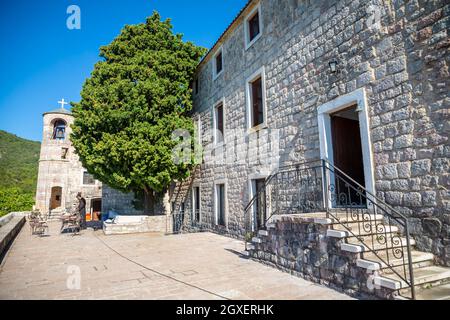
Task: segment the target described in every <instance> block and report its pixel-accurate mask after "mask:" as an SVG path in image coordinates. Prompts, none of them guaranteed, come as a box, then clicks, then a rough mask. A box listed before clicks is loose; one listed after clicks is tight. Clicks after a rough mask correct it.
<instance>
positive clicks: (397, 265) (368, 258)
mask: <svg viewBox="0 0 450 320" xmlns="http://www.w3.org/2000/svg"><path fill="white" fill-rule="evenodd" d="M378 255H379V257H378V256H376V255H375V254H374V253H372V252H367V253H364V259H358V261H357V265H358V266H359V267H361V268H365V269H368V270H382V271H383V274H391V273H393V271H392V270H391V269H390V267H388V265H387V262H388V259H387V256H386V253H385V252H378ZM380 258H381V259H380ZM411 260H412V263H413V267H414V268H415V269H416V268H417V269H418V268H423V267H429V266H432V265H433V263H434V261H433V260H434V255H433V254H432V253H428V252H421V251H416V250H413V251H412V252H411ZM405 262H407V260H406V259H405ZM403 263H404V262H403V259H395V258H394V259H392V257H390V259H389V264H390V265H391V267H392V268H394V269H395V270H396V271H397V272H400V273H403V272H404V268H403ZM406 269H407V270H408V266H406Z"/></svg>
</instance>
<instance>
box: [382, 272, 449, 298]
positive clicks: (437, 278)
mask: <svg viewBox="0 0 450 320" xmlns="http://www.w3.org/2000/svg"><path fill="white" fill-rule="evenodd" d="M374 281H375V285H380V286H381V287H385V288H389V289H392V290H400V289H405V288H406V290H401V291H400V293H401V294H402V295H407V294H408V291H409V290H410V289H409V288H408V285H407V283H406V282H405V281H404V280H402V279H401V278H400V277H399V276H397V275H396V274H390V275H383V276H377V277H375V278H374ZM449 281H450V268H444V267H439V266H430V267H425V268H419V269H415V270H414V285H415V286H416V287H421V288H425V287H433V286H434V285H436V286H438V285H441V284H444V283H447V282H449Z"/></svg>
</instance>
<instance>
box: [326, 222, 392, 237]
mask: <svg viewBox="0 0 450 320" xmlns="http://www.w3.org/2000/svg"><path fill="white" fill-rule="evenodd" d="M339 227H340V228H334V229H329V230H328V231H327V236H329V237H334V238H340V239H343V238H352V237H353V238H355V237H362V238H367V239H369V240H371V239H372V237H373V238H374V240H376V239H375V238H376V237H381V236H388V237H389V236H397V235H398V228H397V227H393V226H387V227H386V232H383V233H376V232H370V231H371V230H370V229H369V228H367V230H364V229H362V228H360V229H355V230H347V229H346V228H345V227H343V226H341V225H340V226H339Z"/></svg>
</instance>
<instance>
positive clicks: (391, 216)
mask: <svg viewBox="0 0 450 320" xmlns="http://www.w3.org/2000/svg"><path fill="white" fill-rule="evenodd" d="M318 161H321V163H320V164H319V165H314V166H311V164H313V163H314V162H318ZM292 168H294V170H292ZM318 168H320V169H321V173H322V177H321V183H322V189H323V190H322V193H323V195H322V196H323V200H324V203H323V205H324V208H323V209H325V210H326V213H327V216H329V215H331V216H333V218H335V220H336V221H337V222H338V223H339V224H341V225H343V226H344V227H345V229H346V230H348V232H349V234H351V235H352V237H354V238H356V239H358V241H360V242H361V243H362V244H364V246H365V247H367V248H368V250H369V251H370V252H372V253H373V254H374V255H375V256H376V257H378V259H380V261H381V262H383V263H384V264H385V266H387V268H389V269H390V270H391V271H392V272H393V273H394V274H396V275H397V276H398V277H399V278H400V279H401V280H403V281H404V282H405V283H406V284H407V286H409V288H410V289H411V296H412V299H415V296H416V295H415V285H414V274H413V263H412V256H411V240H410V235H409V227H408V219H407V217H406V216H405V215H403V214H402V213H400V212H398V211H397V210H396V209H394V208H393V207H392V206H390V205H389V204H387V203H386V202H384V201H383V200H382V199H380V198H379V197H377V196H376V195H374V194H373V193H371V192H370V191H368V190H367V189H366V188H365V187H364V186H362V185H361V184H359V183H358V182H357V181H355V180H354V179H353V178H351V177H350V176H349V175H348V174H346V173H345V172H343V171H342V170H341V169H339V168H337V167H336V166H335V165H333V164H332V163H330V161H328V160H327V159H322V160H314V161H309V162H305V163H300V164H293V165H288V166H284V167H280V168H279V169H278V170H277V171H275V172H274V173H272V174H271V175H270V176H269V177H267V179H266V180H265V182H264V184H263V187H262V188H261V189H260V190H257V191H256V193H255V195H254V196H253V197H252V199H251V200H250V201H249V203H248V204H247V205H246V206H245V208H244V222H245V231H246V237H247V236H248V235H250V236H252V235H253V234H254V233H255V232H257V231H258V230H257V229H258V226H255V225H254V223H255V221H253V219H252V216H253V215H250V214H252V213H253V212H252V210H251V209H252V208H253V205H254V204H255V202H256V201H257V199H259V198H260V197H261V196H262V194H264V196H266V192H267V189H268V187H269V185H270V184H271V183H273V182H274V181H276V182H277V180H278V175H280V174H283V173H286V172H292V171H297V172H298V171H299V170H317V169H318ZM314 172H315V171H314ZM330 173H331V174H332V175H334V179H335V181H334V182H335V183H337V187H336V188H337V189H339V185H338V183H339V182H341V183H344V185H345V187H346V188H347V189H348V192H349V194H348V199H349V200H351V193H350V190H351V192H352V193H353V194H356V195H358V196H359V198H360V204H359V206H358V204H357V203H356V205H355V204H354V203H350V204H347V205H346V206H343V207H342V208H340V209H341V210H342V209H345V210H347V218H348V217H349V216H348V214H349V213H348V210H351V215H350V218H351V219H350V220H348V222H347V223H345V222H341V221H339V219H338V217H336V216H334V215H333V213H332V210H331V209H332V208H331V207H330V199H329V197H331V198H332V197H333V196H336V194H333V192H334V191H333V190H330V189H331V186H332V183H331V181H329V182H327V176H328V175H329V174H330ZM275 178H277V180H274V179H275ZM301 181H302V183H303V182H304V181H305V180H301ZM306 181H307V182H309V180H306ZM336 181H338V182H336ZM276 182H275V183H276ZM315 182H316V183H317V180H316V181H315ZM315 186H316V187H317V185H315ZM299 191H300V188H299ZM335 191H336V190H335ZM277 196H280V195H277ZM340 196H341V195H340V194H338V195H337V197H336V199H337V200H336V201H340V199H338V197H340ZM362 199H364V201H365V204H366V205H367V208H362V207H361V204H362V203H363V201H362ZM264 202H266V200H265V199H264ZM370 204H372V206H373V207H372V208H373V210H374V214H375V216H374V217H375V219H374V220H373V221H372V216H371V215H370V213H369V214H367V213H365V211H367V210H368V208H369V205H370ZM264 206H265V208H264V210H265V212H267V204H266V203H264ZM354 210H356V218H355V213H354ZM359 210H361V212H360V213H359ZM364 210H365V211H364ZM377 213H379V214H381V215H382V216H383V220H388V221H389V222H390V221H391V220H394V221H396V222H397V223H398V224H400V225H401V226H402V227H403V229H404V233H405V237H406V255H405V253H404V249H403V248H404V246H405V245H404V243H403V241H402V240H401V238H400V237H399V236H398V235H393V233H392V232H391V231H389V232H388V229H387V228H386V225H384V223H380V222H377V221H378V219H377V216H376V215H377ZM275 214H278V212H271V215H270V216H269V217H265V221H264V225H266V224H267V222H268V221H269V220H270V219H271V218H272V217H273V216H274V215H275ZM360 217H361V218H362V219H360ZM355 219H356V220H355ZM247 220H248V221H247ZM360 220H363V221H360ZM247 222H248V223H247ZM352 222H353V223H358V229H359V231H361V228H363V229H364V228H369V229H370V231H371V232H368V233H367V234H363V235H361V233H359V234H355V233H354V232H353V231H352V229H351V228H350V227H349V226H348V225H346V224H349V223H352ZM249 226H250V227H251V228H250V229H248V227H249ZM363 231H365V232H367V230H366V229H364V230H363ZM363 237H371V239H372V246H370V245H369V243H368V242H367V241H366V240H365V239H364V238H363ZM380 239H381V240H380ZM375 240H376V241H377V243H378V245H381V246H384V245H385V248H384V247H383V248H382V249H376V248H377V247H376V246H375ZM383 241H384V242H383ZM389 241H390V242H389ZM369 242H370V240H369ZM245 246H246V249H247V239H246V241H245ZM383 250H385V251H383ZM390 250H392V256H393V257H394V258H395V259H402V260H403V261H402V262H403V263H401V264H400V265H398V264H394V265H391V264H390V261H389V260H390V259H389V255H390V252H389V251H390ZM380 251H383V252H384V253H386V258H387V261H386V259H384V258H383V257H382V256H381V255H380V254H379V252H380ZM399 257H400V258H399ZM406 258H407V260H406ZM399 266H403V274H400V272H399V271H397V270H396V268H397V267H399ZM406 266H408V272H407V271H406ZM408 273H409V276H408ZM402 289H404V288H402Z"/></svg>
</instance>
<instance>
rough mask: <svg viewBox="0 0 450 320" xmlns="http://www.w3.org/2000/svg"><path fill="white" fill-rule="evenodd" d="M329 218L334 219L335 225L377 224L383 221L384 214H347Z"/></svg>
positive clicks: (331, 215) (332, 215)
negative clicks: (376, 222)
mask: <svg viewBox="0 0 450 320" xmlns="http://www.w3.org/2000/svg"><path fill="white" fill-rule="evenodd" d="M328 218H331V219H333V223H336V224H339V223H358V222H361V223H362V222H375V221H383V219H384V216H383V215H382V214H353V215H352V214H350V213H349V214H345V213H342V214H341V213H338V214H335V213H332V214H330V215H329V216H328Z"/></svg>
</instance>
